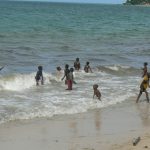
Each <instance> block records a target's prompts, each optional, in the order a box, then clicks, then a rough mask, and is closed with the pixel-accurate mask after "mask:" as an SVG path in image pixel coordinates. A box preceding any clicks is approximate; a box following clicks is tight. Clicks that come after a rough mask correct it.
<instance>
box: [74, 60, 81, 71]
mask: <svg viewBox="0 0 150 150" xmlns="http://www.w3.org/2000/svg"><path fill="white" fill-rule="evenodd" d="M74 68H75V70H80V61H79V58H76V61H75V62H74Z"/></svg>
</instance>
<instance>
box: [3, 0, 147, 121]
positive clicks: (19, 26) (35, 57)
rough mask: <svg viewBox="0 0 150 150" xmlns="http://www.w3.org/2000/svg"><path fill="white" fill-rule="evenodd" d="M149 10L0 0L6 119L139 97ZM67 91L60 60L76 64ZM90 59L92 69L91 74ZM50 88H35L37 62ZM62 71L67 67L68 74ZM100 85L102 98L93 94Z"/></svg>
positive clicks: (80, 109)
mask: <svg viewBox="0 0 150 150" xmlns="http://www.w3.org/2000/svg"><path fill="white" fill-rule="evenodd" d="M149 14H150V8H149V7H138V6H122V5H98V4H94V5H93V4H65V3H63V4H61V3H60V4H57V3H40V2H0V20H1V24H0V43H1V44H0V52H1V55H0V65H1V66H3V65H5V68H4V69H3V70H2V71H1V72H0V73H1V74H0V103H1V105H0V122H5V121H9V120H16V119H30V118H34V117H51V116H53V115H55V114H73V113H79V112H85V111H87V110H89V109H95V108H102V107H108V106H110V105H114V104H117V103H120V102H122V101H125V100H127V99H129V98H130V97H133V96H134V97H135V96H136V94H137V93H138V90H139V84H140V81H141V72H142V70H141V67H143V62H145V61H147V62H149V56H150V49H149V47H150V38H149V32H150V28H149V25H150V20H149ZM76 57H79V58H80V62H81V67H82V69H81V71H79V72H75V81H76V82H77V84H76V85H74V88H73V91H66V90H65V89H66V85H65V84H64V82H62V81H61V80H60V78H57V76H56V73H55V72H56V71H55V70H56V66H61V67H62V68H64V65H65V64H67V63H68V64H69V65H70V67H72V66H73V62H74V60H75V59H76ZM86 61H90V65H91V67H92V70H93V72H94V73H89V74H85V73H84V71H83V67H84V65H85V63H86ZM38 65H42V66H43V68H44V78H45V84H44V86H39V87H36V86H35V80H34V77H35V74H36V71H37V66H38ZM62 76H63V73H62ZM95 83H97V84H98V85H99V89H100V91H101V93H102V102H99V101H97V100H96V99H94V100H93V99H92V96H93V89H92V85H93V84H95Z"/></svg>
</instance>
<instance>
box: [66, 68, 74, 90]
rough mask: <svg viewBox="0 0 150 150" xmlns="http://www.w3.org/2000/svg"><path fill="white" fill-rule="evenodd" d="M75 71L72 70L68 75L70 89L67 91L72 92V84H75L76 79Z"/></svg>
mask: <svg viewBox="0 0 150 150" xmlns="http://www.w3.org/2000/svg"><path fill="white" fill-rule="evenodd" d="M73 71H74V69H73V68H70V72H69V75H68V83H67V84H68V89H67V90H72V84H73V82H74V77H73Z"/></svg>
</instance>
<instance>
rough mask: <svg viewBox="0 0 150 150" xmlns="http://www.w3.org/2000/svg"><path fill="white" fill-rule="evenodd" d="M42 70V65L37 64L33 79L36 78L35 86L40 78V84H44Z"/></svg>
mask: <svg viewBox="0 0 150 150" xmlns="http://www.w3.org/2000/svg"><path fill="white" fill-rule="evenodd" d="M42 70H43V67H42V66H38V71H37V73H36V76H35V80H36V85H37V86H38V85H39V81H40V80H41V85H43V84H44V81H43V73H42Z"/></svg>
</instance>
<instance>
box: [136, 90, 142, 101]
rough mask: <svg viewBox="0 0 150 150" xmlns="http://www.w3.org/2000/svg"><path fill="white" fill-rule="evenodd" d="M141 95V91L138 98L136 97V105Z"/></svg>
mask: <svg viewBox="0 0 150 150" xmlns="http://www.w3.org/2000/svg"><path fill="white" fill-rule="evenodd" d="M141 95H142V91H140V92H139V95H138V97H137V99H136V103H138V101H139V98H140V97H141Z"/></svg>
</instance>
